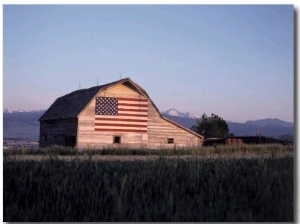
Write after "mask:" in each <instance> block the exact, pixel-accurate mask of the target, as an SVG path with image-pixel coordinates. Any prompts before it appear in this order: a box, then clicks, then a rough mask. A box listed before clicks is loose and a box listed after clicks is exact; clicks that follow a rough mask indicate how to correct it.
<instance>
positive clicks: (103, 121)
mask: <svg viewBox="0 0 300 224" xmlns="http://www.w3.org/2000/svg"><path fill="white" fill-rule="evenodd" d="M147 117H148V99H144V98H124V97H118V98H113V97H97V98H96V107H95V131H113V132H115V131H116V132H144V133H146V132H147V121H148V119H147Z"/></svg>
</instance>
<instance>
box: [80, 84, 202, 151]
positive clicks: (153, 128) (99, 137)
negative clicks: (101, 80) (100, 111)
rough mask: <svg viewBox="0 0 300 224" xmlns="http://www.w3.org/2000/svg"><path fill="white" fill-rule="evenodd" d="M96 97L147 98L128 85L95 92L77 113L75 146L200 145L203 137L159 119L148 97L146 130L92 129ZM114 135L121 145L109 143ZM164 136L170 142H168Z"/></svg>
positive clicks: (150, 146) (93, 126) (152, 146)
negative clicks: (119, 138) (170, 139)
mask: <svg viewBox="0 0 300 224" xmlns="http://www.w3.org/2000/svg"><path fill="white" fill-rule="evenodd" d="M96 97H122V98H137V99H147V98H146V97H145V96H143V95H141V94H139V93H138V92H137V91H136V90H135V89H134V88H132V87H131V86H130V87H128V86H126V85H124V84H117V85H115V86H112V87H110V88H107V89H106V90H102V91H99V92H98V93H97V94H96V96H95V97H94V98H93V99H92V100H91V101H90V102H89V103H88V105H87V106H86V107H85V108H84V110H83V111H82V112H81V113H80V114H79V116H78V132H77V146H78V147H79V148H87V147H91V148H93V147H95V148H98V147H114V146H117V147H119V146H125V147H135V148H137V147H147V148H156V149H158V148H174V147H192V146H202V143H203V139H201V138H199V137H198V136H196V135H194V134H192V133H190V132H188V131H186V130H184V129H182V128H180V127H178V126H176V125H174V124H172V123H170V122H168V121H166V120H164V119H162V118H161V117H160V114H159V113H158V112H157V110H156V109H155V107H154V105H152V103H151V101H150V100H149V104H148V109H147V111H148V116H147V119H148V122H147V128H148V129H147V132H146V133H143V132H118V131H95V103H96ZM114 136H120V137H121V144H113V139H114ZM168 138H172V139H173V140H174V143H171V144H168Z"/></svg>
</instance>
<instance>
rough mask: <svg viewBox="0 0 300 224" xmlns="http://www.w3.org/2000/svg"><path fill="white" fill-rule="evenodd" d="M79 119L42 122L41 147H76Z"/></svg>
mask: <svg viewBox="0 0 300 224" xmlns="http://www.w3.org/2000/svg"><path fill="white" fill-rule="evenodd" d="M76 136H77V119H68V120H51V121H41V122H40V142H39V143H40V147H45V146H50V145H63V146H75V145H74V144H76Z"/></svg>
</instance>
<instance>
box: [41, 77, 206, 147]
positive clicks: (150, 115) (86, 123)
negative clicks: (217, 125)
mask: <svg viewBox="0 0 300 224" xmlns="http://www.w3.org/2000/svg"><path fill="white" fill-rule="evenodd" d="M39 122H40V139H39V144H40V147H46V146H51V145H62V146H70V147H76V148H103V147H119V146H122V147H133V148H141V147H143V148H174V147H199V146H202V145H203V140H204V138H203V136H201V135H199V134H197V133H195V132H193V131H192V130H190V129H187V128H185V127H183V126H181V125H179V124H177V123H175V122H173V121H171V120H169V119H167V118H165V117H163V116H162V115H161V114H160V112H159V110H158V109H157V107H156V106H155V104H154V102H152V100H151V99H150V97H149V96H148V94H147V92H146V91H145V90H144V89H143V88H141V87H140V86H139V85H137V84H136V83H134V82H133V81H132V80H131V79H130V78H125V79H120V80H118V81H115V82H112V83H108V84H105V85H101V86H95V87H91V88H88V89H80V90H77V91H74V92H71V93H69V94H67V95H64V96H62V97H59V98H58V99H56V100H55V102H54V103H53V104H52V105H51V106H50V107H49V109H48V110H46V112H45V113H44V114H43V115H42V116H41V117H40V119H39Z"/></svg>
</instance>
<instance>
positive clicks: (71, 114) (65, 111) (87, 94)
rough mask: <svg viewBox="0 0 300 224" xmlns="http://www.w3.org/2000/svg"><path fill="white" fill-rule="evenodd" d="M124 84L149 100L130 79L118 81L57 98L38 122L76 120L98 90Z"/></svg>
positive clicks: (142, 90) (144, 92)
mask: <svg viewBox="0 0 300 224" xmlns="http://www.w3.org/2000/svg"><path fill="white" fill-rule="evenodd" d="M125 82H128V84H129V85H132V86H133V87H135V88H136V89H137V90H138V91H139V92H140V93H141V94H142V95H144V96H145V97H147V98H149V96H148V95H147V93H146V91H145V90H144V89H143V88H141V87H140V86H139V85H137V84H136V83H134V82H133V81H132V80H131V79H130V78H125V79H120V80H118V81H115V82H111V83H108V84H105V85H101V86H95V87H91V88H89V89H81V90H76V91H74V92H71V93H69V94H67V95H64V96H62V97H59V98H58V99H57V100H55V101H54V103H53V104H52V105H51V106H50V107H49V109H48V110H46V112H45V113H44V114H43V115H42V116H41V117H40V119H39V121H46V120H57V119H71V118H76V117H77V116H78V114H79V113H80V112H81V111H82V110H83V109H84V107H85V106H86V105H87V104H88V102H89V101H90V100H91V99H92V98H93V97H94V96H95V95H96V94H97V92H98V91H99V90H101V89H106V88H108V87H110V86H113V85H116V84H120V83H125Z"/></svg>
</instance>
